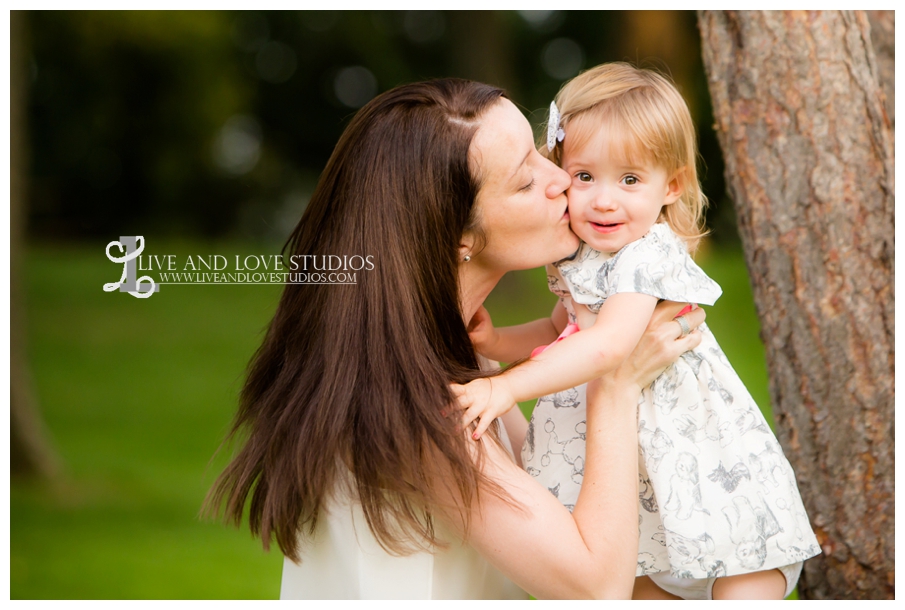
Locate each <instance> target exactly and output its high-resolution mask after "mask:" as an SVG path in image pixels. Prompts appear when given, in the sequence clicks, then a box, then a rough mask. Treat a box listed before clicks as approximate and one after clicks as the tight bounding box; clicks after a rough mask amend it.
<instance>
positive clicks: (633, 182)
mask: <svg viewBox="0 0 905 610" xmlns="http://www.w3.org/2000/svg"><path fill="white" fill-rule="evenodd" d="M563 144H564V148H563V164H562V166H563V169H564V170H566V172H568V174H569V176H571V177H572V185H571V186H570V187H569V192H568V196H569V215H570V216H571V226H572V230H573V231H574V232H575V234H576V235H578V237H580V238H581V239H582V240H584V241H585V242H586V243H587V244H588V245H590V246H591V247H593V248H594V249H595V250H599V251H601V252H616V251H618V250H620V249H621V248H622V247H623V246H626V245H627V244H630V243H631V242H633V241H635V240H637V239H640V238H641V237H644V235H646V234H647V232H648V231H649V230H650V228H651V227H652V226H653V225H654V223H655V222H657V219H658V218H659V216H660V210H662V209H663V206H664V205H671V204H673V203H675V202H676V201H677V200H678V199H679V196H680V195H681V194H682V187H681V180H680V178H679V174H678V173H676V174H674V175H672V176H670V175H669V174H668V173H667V171H666V170H665V169H664V168H662V167H659V166H657V165H654V164H653V163H651V162H649V161H644V162H637V161H636V162H634V163H632V162H631V161H629V160H628V159H625V158H623V155H622V154H620V153H618V152H617V151H618V150H619V147H617V146H609V145H608V142H607V134H606V132H605V131H603V130H598V131H597V132H596V133H595V134H594V136H593V137H592V138H591V139H590V140H589V141H588V143H587V144H586V145H585V146H584V147H583V148H581V149H580V150H572V149H570V147H569V139H568V138H566V139H565V141H564V142H563Z"/></svg>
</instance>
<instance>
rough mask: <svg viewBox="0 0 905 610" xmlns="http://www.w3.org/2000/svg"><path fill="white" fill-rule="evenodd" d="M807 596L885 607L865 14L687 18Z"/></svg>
mask: <svg viewBox="0 0 905 610" xmlns="http://www.w3.org/2000/svg"><path fill="white" fill-rule="evenodd" d="M698 24H699V27H700V30H701V37H702V47H703V54H704V63H705V66H706V69H707V73H708V81H709V87H710V93H711V97H712V98H713V108H714V114H715V118H716V129H717V133H718V136H719V139H720V144H721V146H722V149H723V155H724V157H725V160H726V182H727V184H728V185H729V194H730V196H731V197H732V199H733V200H734V201H735V206H736V211H737V215H738V222H739V232H740V235H741V237H742V242H743V244H744V249H745V258H746V260H747V264H748V270H749V272H750V276H751V283H752V286H753V290H754V298H755V301H756V303H757V310H758V315H759V317H760V321H761V336H762V339H763V341H764V344H765V347H766V354H767V361H768V369H769V373H770V394H771V398H772V402H773V412H774V415H775V417H776V425H777V435H778V437H779V440H780V442H781V443H782V445H783V447H784V449H785V451H786V455H787V456H788V458H789V460H790V461H791V463H792V465H793V467H794V468H795V472H796V475H797V478H798V484H799V487H800V489H801V492H802V496H803V497H804V501H805V506H806V507H807V510H808V514H809V516H810V518H811V522H812V524H813V526H814V529H815V531H816V533H817V537H818V539H819V541H820V543H821V546H822V548H823V554H822V555H820V556H818V557H816V558H814V559H811V560H809V561H807V562H806V563H805V567H804V572H803V574H802V578H801V581H800V584H799V591H800V594H801V596H802V597H804V598H812V599H825V598H846V599H874V598H887V599H892V598H894V597H895V589H894V586H895V583H894V578H895V576H894V574H895V542H894V533H895V514H894V510H895V495H894V468H895V461H894V460H895V447H894V444H895V437H894V416H895V413H894V392H895V382H894V331H895V328H894V288H893V282H894V274H895V268H894V221H895V212H894V158H893V150H892V139H891V125H890V119H889V117H888V115H887V113H886V112H885V110H884V97H883V94H882V90H881V87H880V85H879V83H878V79H879V72H878V66H877V63H876V59H875V55H874V51H873V49H872V47H871V39H870V26H869V25H868V18H867V16H866V15H865V14H864V13H863V12H860V11H855V12H851V11H849V12H735V11H702V12H700V13H699V14H698Z"/></svg>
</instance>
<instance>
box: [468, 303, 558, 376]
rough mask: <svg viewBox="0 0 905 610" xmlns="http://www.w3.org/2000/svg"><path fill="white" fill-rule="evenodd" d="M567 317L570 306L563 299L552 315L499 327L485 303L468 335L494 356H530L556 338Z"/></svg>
mask: <svg viewBox="0 0 905 610" xmlns="http://www.w3.org/2000/svg"><path fill="white" fill-rule="evenodd" d="M566 320H567V315H566V310H565V308H564V307H563V306H562V303H560V302H557V304H556V307H554V308H553V313H552V314H551V315H550V317H549V318H540V319H538V320H534V321H533V322H528V323H526V324H519V325H517V326H504V327H502V328H495V327H494V326H493V322H492V321H491V319H490V314H489V313H488V312H487V310H486V309H484V308H483V307H481V308H480V309H478V312H477V313H476V314H475V316H474V318H472V319H471V322H470V323H469V325H468V336H469V337H470V338H471V342H472V343H473V344H474V346H475V350H476V351H477V352H478V353H479V354H481V355H482V356H484V357H486V358H489V359H490V360H497V361H501V362H515V361H516V360H521V359H522V358H527V357H528V356H529V355H530V354H531V350H533V349H534V348H535V347H537V346H538V345H546V344H547V343H551V342H552V341H554V340H555V339H556V337H557V336H559V333H560V332H562V329H563V328H565V325H566ZM558 325H561V326H558Z"/></svg>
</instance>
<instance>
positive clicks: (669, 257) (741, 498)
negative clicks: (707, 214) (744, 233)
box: [522, 224, 820, 578]
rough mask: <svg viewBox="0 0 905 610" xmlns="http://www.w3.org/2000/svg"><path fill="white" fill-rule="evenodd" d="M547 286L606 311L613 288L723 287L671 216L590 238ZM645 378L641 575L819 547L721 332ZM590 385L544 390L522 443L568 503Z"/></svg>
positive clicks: (716, 570) (575, 484) (704, 569)
mask: <svg viewBox="0 0 905 610" xmlns="http://www.w3.org/2000/svg"><path fill="white" fill-rule="evenodd" d="M548 272H549V277H548V279H549V282H550V289H551V290H552V291H553V292H554V293H556V294H558V295H559V296H560V297H561V299H562V301H563V303H564V305H565V306H566V308H567V309H568V311H569V316H570V318H571V320H572V321H573V322H574V321H575V314H574V310H573V301H574V302H577V303H581V304H584V305H587V306H588V308H589V309H591V311H593V312H595V313H597V312H598V311H599V310H600V306H601V305H602V304H603V301H604V300H605V299H606V298H607V297H609V296H610V295H612V294H617V293H620V292H637V293H643V294H649V295H652V296H655V297H657V298H658V299H666V300H670V301H678V302H689V303H700V304H705V305H712V304H713V303H714V302H715V301H716V299H717V298H719V296H720V294H721V293H722V290H721V289H720V287H719V286H718V285H717V284H716V282H714V281H713V280H711V279H710V278H709V277H707V275H706V274H705V273H704V272H703V271H702V270H701V269H700V267H698V266H697V265H696V264H695V263H694V261H692V259H691V257H690V256H689V255H688V253H687V250H686V247H685V244H684V242H682V241H681V240H680V239H679V238H678V237H676V235H675V234H674V233H673V232H672V231H671V229H670V228H669V227H668V226H667V225H665V224H656V225H654V227H652V228H651V230H650V232H649V233H648V234H647V235H646V236H645V237H643V238H641V239H639V240H637V241H635V242H633V243H631V244H629V245H627V246H625V247H624V248H623V249H622V250H620V251H619V252H617V253H616V254H615V255H608V254H604V253H601V252H598V251H596V250H594V249H592V248H591V247H590V246H588V245H587V244H582V246H581V247H580V248H579V250H578V252H577V253H576V254H575V256H573V257H572V258H570V259H567V260H564V261H560V262H559V263H556V267H552V266H551V267H548ZM699 328H700V330H701V332H702V333H703V340H702V342H701V344H700V346H699V347H697V348H696V349H695V350H693V351H690V352H687V353H685V354H684V355H683V356H682V357H681V358H680V359H679V361H678V362H676V364H674V365H673V366H671V367H670V368H669V369H667V370H666V371H665V372H664V373H663V374H662V375H661V376H660V377H658V378H657V379H656V380H655V381H654V383H653V384H652V385H651V386H650V387H648V388H646V389H645V390H644V392H643V394H642V397H641V400H640V402H639V404H638V439H639V445H640V446H639V454H640V459H639V465H638V466H639V472H640V482H639V490H640V493H639V506H638V521H639V530H640V539H639V548H638V568H637V572H636V573H637V575H638V576H642V575H645V574H654V573H657V572H666V571H669V572H671V573H672V575H673V576H677V577H680V578H714V577H719V576H731V575H734V574H743V573H746V572H754V571H760V570H769V569H772V568H776V567H780V566H784V565H789V564H793V563H797V562H799V561H803V560H804V559H807V558H809V557H813V556H814V555H817V554H818V553H819V552H820V547H819V545H818V543H817V539H816V537H815V536H814V533H813V531H812V530H811V526H810V523H809V522H808V516H807V514H806V512H805V509H804V506H803V505H802V502H801V496H800V495H799V493H798V486H797V485H796V483H795V475H794V473H793V472H792V468H791V466H790V465H789V462H788V460H786V458H785V456H784V455H783V453H782V449H781V448H780V446H779V443H778V442H777V440H776V438H775V437H774V436H773V433H772V432H771V431H770V428H769V426H768V425H767V422H766V421H765V420H764V417H763V415H761V412H760V409H758V407H757V405H756V404H755V403H754V400H753V399H752V398H751V395H750V394H749V393H748V391H747V389H746V388H745V386H744V384H743V383H742V381H741V379H739V377H738V375H737V374H736V373H735V371H734V370H733V369H732V366H730V364H729V362H728V360H727V359H726V356H725V354H724V353H723V351H722V350H721V349H720V347H719V345H718V344H717V342H716V339H715V338H714V337H713V334H712V333H711V332H710V330H709V329H708V328H707V327H706V325H701V326H700V327H699ZM584 403H585V386H579V387H577V388H573V389H571V390H566V391H565V392H559V393H557V394H553V395H550V396H545V397H543V398H541V399H539V400H538V402H537V405H536V406H535V408H534V413H533V415H532V417H531V423H530V425H529V429H528V436H527V438H526V441H525V445H524V447H523V448H522V463H523V464H524V465H525V468H526V469H527V471H528V473H529V474H531V475H532V476H534V477H536V479H537V480H538V481H539V482H540V483H541V484H543V485H544V486H545V487H547V488H548V489H549V490H550V492H551V493H553V495H555V496H557V498H559V500H560V502H562V503H563V504H564V505H566V507H567V508H569V510H571V509H572V507H573V506H574V505H575V501H576V499H577V498H578V491H579V489H580V486H581V483H582V478H583V476H584V454H585V432H586V429H587V426H586V423H585V405H584Z"/></svg>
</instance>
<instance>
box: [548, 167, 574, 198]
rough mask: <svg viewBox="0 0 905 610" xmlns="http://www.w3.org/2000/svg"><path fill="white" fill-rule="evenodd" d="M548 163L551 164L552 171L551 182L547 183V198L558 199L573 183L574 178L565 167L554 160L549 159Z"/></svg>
mask: <svg viewBox="0 0 905 610" xmlns="http://www.w3.org/2000/svg"><path fill="white" fill-rule="evenodd" d="M547 163H549V164H550V172H551V176H550V182H549V183H548V184H547V199H556V198H557V197H559V196H560V195H562V194H563V193H565V192H566V189H568V188H569V186H570V185H571V184H572V179H571V178H570V177H569V174H568V173H566V171H565V170H564V169H562V168H561V167H559V166H557V165H556V164H555V163H553V162H552V161H547Z"/></svg>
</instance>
